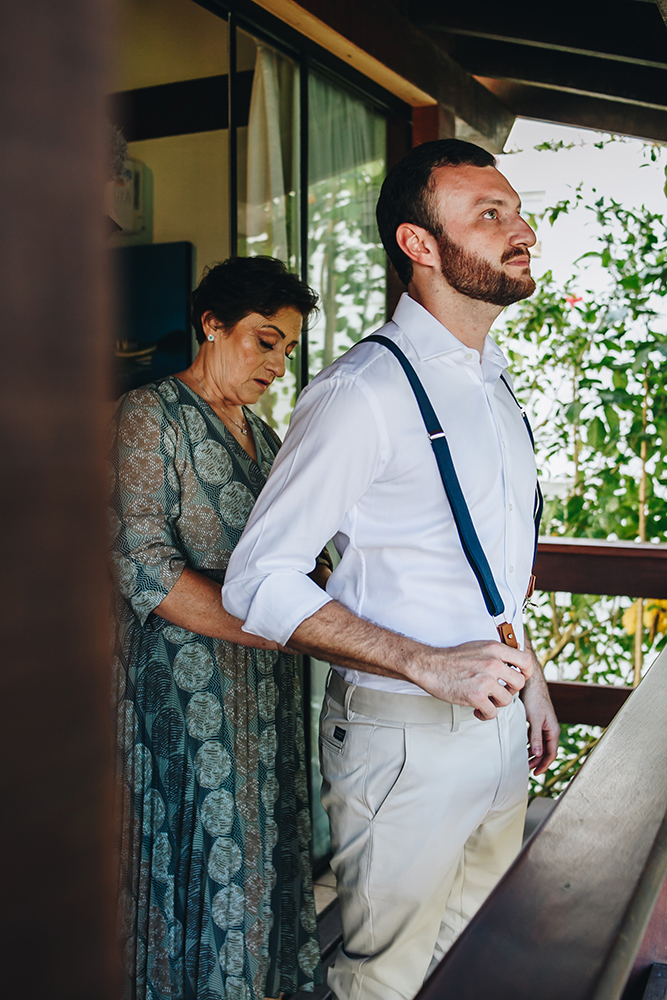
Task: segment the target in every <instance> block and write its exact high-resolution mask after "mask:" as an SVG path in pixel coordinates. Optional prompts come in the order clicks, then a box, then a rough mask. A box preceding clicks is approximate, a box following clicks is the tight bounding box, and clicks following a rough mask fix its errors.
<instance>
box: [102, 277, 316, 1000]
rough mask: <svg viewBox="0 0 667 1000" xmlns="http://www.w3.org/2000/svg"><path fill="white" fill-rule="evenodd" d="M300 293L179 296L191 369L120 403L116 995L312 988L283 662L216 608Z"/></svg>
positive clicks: (287, 671) (301, 777)
mask: <svg viewBox="0 0 667 1000" xmlns="http://www.w3.org/2000/svg"><path fill="white" fill-rule="evenodd" d="M315 301H316V296H315V293H314V292H312V291H311V289H310V288H308V286H306V285H304V284H303V283H302V282H301V281H299V279H298V278H297V277H296V276H295V275H292V274H289V272H288V271H287V270H286V269H285V267H284V266H283V265H282V264H281V263H280V262H279V261H277V260H274V259H272V258H270V257H263V258H262V257H256V258H238V257H237V258H232V259H230V260H228V261H225V262H224V263H222V264H218V265H217V266H215V267H213V268H212V269H210V270H209V271H208V272H207V273H206V274H205V276H204V278H203V279H202V281H201V283H200V285H199V287H198V288H197V289H196V291H195V292H194V293H193V310H192V318H193V325H194V327H195V330H196V333H197V338H198V340H199V342H200V344H201V345H202V346H201V348H200V350H199V353H198V354H197V357H196V359H195V361H194V362H193V364H192V365H191V366H190V368H188V369H187V370H186V371H183V372H180V373H179V374H178V375H175V376H170V377H167V378H164V379H162V380H160V381H159V382H156V383H154V384H151V385H147V386H144V387H142V388H140V389H135V390H133V391H132V392H129V393H127V395H125V396H124V397H122V398H121V400H120V403H119V406H118V410H117V417H116V423H115V427H116V435H115V447H114V465H115V471H116V478H115V489H114V502H113V511H112V520H113V529H114V539H115V540H114V552H113V561H114V571H115V578H116V581H117V586H118V591H119V597H118V600H117V620H118V632H117V648H116V658H115V667H116V677H117V691H118V719H119V725H118V742H119V761H120V775H119V777H120V781H119V791H120V796H121V804H120V814H121V816H122V844H121V885H120V928H121V938H122V944H123V947H124V965H125V969H126V971H127V982H126V989H125V996H126V997H131V998H133V1000H134V998H141V1000H143V998H146V1000H149V998H150V1000H152V998H154V997H170V998H184V1000H185V998H186V997H187V998H190V997H194V998H196V1000H264V997H265V996H266V997H278V996H279V995H280V994H281V993H282V994H283V995H284V996H288V995H290V994H292V993H294V992H296V991H297V990H299V989H306V990H308V989H312V988H313V985H314V983H315V982H317V981H319V978H320V966H319V947H318V940H317V931H316V925H315V910H314V903H313V895H312V879H311V873H310V858H309V838H310V818H309V812H308V795H307V787H306V774H305V757H304V745H303V721H302V719H301V715H300V708H299V691H298V682H297V677H296V673H295V662H294V658H293V657H291V656H288V655H286V654H284V653H282V652H279V651H278V650H277V648H276V647H275V645H274V644H272V643H270V642H267V641H265V640H263V639H260V638H259V637H252V636H250V635H248V634H247V633H244V632H242V631H241V622H240V621H238V619H235V618H232V617H231V616H230V615H228V614H227V613H226V612H225V611H224V609H223V607H222V602H221V597H220V585H221V583H222V581H223V579H224V574H225V569H226V567H227V563H228V561H229V556H230V553H231V551H232V549H233V548H234V546H235V544H236V543H237V541H238V539H239V537H240V535H241V532H242V531H243V528H244V525H245V523H246V520H247V518H248V515H249V513H250V510H251V508H252V506H253V504H254V502H255V500H256V498H257V496H258V494H259V492H260V490H261V489H262V486H263V485H264V482H265V480H266V477H267V475H268V473H269V470H270V468H271V464H272V462H273V459H274V457H275V454H276V452H277V450H278V447H279V444H280V442H279V439H278V438H277V436H276V435H275V434H274V432H273V431H272V430H271V429H270V428H269V427H268V426H267V425H266V424H265V423H264V422H263V421H262V420H260V419H259V417H257V416H255V414H253V413H252V412H251V411H250V410H249V409H247V407H248V405H251V404H253V403H256V402H257V400H258V399H259V398H260V396H261V395H262V393H264V392H266V390H267V389H268V388H269V386H270V385H271V383H272V382H273V380H274V379H276V378H280V377H281V376H282V375H284V373H285V362H286V359H287V358H289V356H290V355H291V354H292V352H293V351H294V350H295V348H296V346H297V342H298V339H299V334H300V331H301V326H302V322H303V320H304V319H305V318H306V317H307V316H308V315H309V313H310V312H311V311H312V310H313V308H314V306H315Z"/></svg>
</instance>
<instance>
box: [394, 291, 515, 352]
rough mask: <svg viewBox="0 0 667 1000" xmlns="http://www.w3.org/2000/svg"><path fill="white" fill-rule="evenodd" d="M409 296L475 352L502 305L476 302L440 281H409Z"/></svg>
mask: <svg viewBox="0 0 667 1000" xmlns="http://www.w3.org/2000/svg"><path fill="white" fill-rule="evenodd" d="M408 293H409V295H410V298H411V299H414V300H415V302H418V303H419V304H420V305H421V306H423V307H424V309H426V310H428V312H430V313H431V315H432V316H435V318H436V319H437V320H438V321H439V322H440V323H442V325H443V326H444V327H446V328H447V329H448V330H449V332H450V333H452V334H453V335H454V336H455V337H456V338H457V340H460V341H461V343H462V344H465V346H466V347H473V348H474V349H475V350H476V351H479V353H480V354H481V353H482V350H483V349H484V341H485V340H486V335H487V334H488V332H489V330H490V329H491V324H492V323H493V322H494V320H495V319H496V318H497V317H498V316H499V315H500V313H501V312H502V306H494V305H491V304H490V303H489V302H480V301H479V299H471V298H469V296H467V295H461V293H460V292H456V291H455V290H454V289H453V288H452V287H451V286H450V285H448V284H446V283H444V282H440V281H439V282H437V284H436V283H434V282H430V281H419V282H417V281H411V282H410V285H409V286H408Z"/></svg>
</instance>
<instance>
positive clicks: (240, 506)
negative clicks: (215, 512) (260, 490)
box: [220, 482, 255, 528]
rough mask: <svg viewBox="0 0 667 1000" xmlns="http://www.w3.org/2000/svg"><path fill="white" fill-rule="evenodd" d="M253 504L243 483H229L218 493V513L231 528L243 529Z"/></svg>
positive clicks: (252, 497) (251, 497) (253, 500)
mask: <svg viewBox="0 0 667 1000" xmlns="http://www.w3.org/2000/svg"><path fill="white" fill-rule="evenodd" d="M254 503H255V498H254V496H253V495H252V493H251V492H250V490H249V489H248V488H247V487H246V486H244V485H243V483H237V482H233V483H230V484H229V486H225V488H224V489H223V490H221V491H220V511H221V513H222V516H223V518H224V519H225V521H226V522H227V524H231V526H232V527H233V528H245V526H246V522H247V520H248V517H249V516H250V511H251V510H252V508H253V505H254Z"/></svg>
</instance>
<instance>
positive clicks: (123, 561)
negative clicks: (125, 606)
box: [109, 552, 137, 598]
mask: <svg viewBox="0 0 667 1000" xmlns="http://www.w3.org/2000/svg"><path fill="white" fill-rule="evenodd" d="M109 559H110V562H111V568H112V573H113V576H114V579H115V581H116V585H117V586H118V590H119V591H120V593H121V594H122V596H123V597H125V598H128V597H132V594H133V593H134V592H135V590H136V589H137V567H136V566H135V565H134V563H132V562H130V560H129V559H127V558H126V557H125V556H122V555H120V553H119V552H112V553H111V555H110V557H109Z"/></svg>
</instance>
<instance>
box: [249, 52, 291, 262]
mask: <svg viewBox="0 0 667 1000" xmlns="http://www.w3.org/2000/svg"><path fill="white" fill-rule="evenodd" d="M298 135H299V128H298V70H297V68H296V66H295V64H294V62H293V61H292V60H291V59H287V58H286V57H285V56H282V55H281V54H280V53H278V52H276V51H275V50H274V49H272V48H269V47H268V46H266V45H262V44H259V45H258V47H257V59H256V63H255V76H254V80H253V86H252V95H251V99H250V117H249V120H248V174H247V183H248V187H247V215H246V236H247V239H248V251H249V252H250V253H268V254H271V256H273V257H279V258H280V259H281V260H283V261H284V262H285V263H286V264H287V265H288V266H292V267H293V266H295V264H296V247H295V244H294V235H295V233H296V225H295V221H296V220H295V212H296V208H297V206H296V195H295V192H296V189H297V183H296V181H297V177H296V173H297V169H298V162H299V158H298V152H297V143H298Z"/></svg>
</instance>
